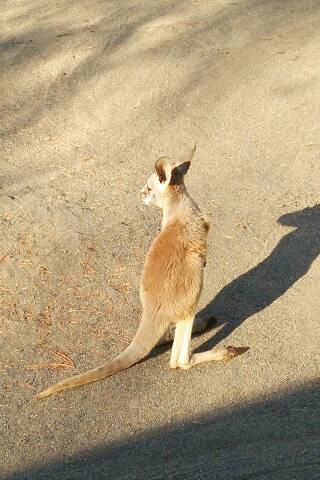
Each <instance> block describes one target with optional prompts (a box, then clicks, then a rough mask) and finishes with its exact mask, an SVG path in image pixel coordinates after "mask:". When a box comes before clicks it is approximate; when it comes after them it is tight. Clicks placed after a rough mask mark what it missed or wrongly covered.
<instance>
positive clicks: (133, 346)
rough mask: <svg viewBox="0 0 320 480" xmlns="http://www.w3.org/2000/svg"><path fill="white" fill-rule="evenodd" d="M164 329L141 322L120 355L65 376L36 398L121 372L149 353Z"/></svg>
mask: <svg viewBox="0 0 320 480" xmlns="http://www.w3.org/2000/svg"><path fill="white" fill-rule="evenodd" d="M164 331H165V326H163V328H162V327H160V328H156V329H154V328H152V327H150V326H149V327H146V325H143V323H141V324H140V326H139V328H138V330H137V333H136V335H135V337H134V339H133V340H132V342H131V343H130V345H129V346H128V347H127V348H126V349H125V350H124V351H123V352H122V353H120V355H118V356H117V357H115V358H114V359H113V360H111V361H110V362H108V363H106V364H105V365H102V366H101V367H98V368H94V369H93V370H88V371H87V372H85V373H81V374H80V375H76V376H74V377H70V378H66V379H65V380H62V381H61V382H58V383H56V384H55V385H53V386H52V387H49V388H47V389H46V390H43V392H40V393H38V395H36V398H37V399H42V398H45V397H49V396H50V395H53V394H55V393H58V392H61V391H62V390H67V389H69V388H74V387H80V386H81V385H86V384H87V383H92V382H96V381H97V380H102V379H103V378H106V377H110V376H111V375H114V374H115V373H118V372H121V370H125V369H126V368H129V367H131V366H132V365H134V364H135V363H137V362H138V361H139V360H141V359H142V358H143V357H145V356H146V355H148V353H150V351H151V350H152V348H153V347H154V346H155V345H156V344H157V342H158V341H159V340H160V338H161V336H162V335H163V334H164Z"/></svg>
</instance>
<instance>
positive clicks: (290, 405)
mask: <svg viewBox="0 0 320 480" xmlns="http://www.w3.org/2000/svg"><path fill="white" fill-rule="evenodd" d="M319 411H320V392H319V384H316V383H315V384H311V385H310V384H309V385H308V384H306V385H303V386H301V387H300V388H298V389H296V390H293V391H290V392H286V393H278V394H277V395H276V396H275V397H274V398H270V399H267V400H263V401H262V400H260V401H258V402H255V403H251V404H249V405H247V406H245V407H242V408H236V409H233V410H227V411H225V412H222V413H215V414H211V415H206V416H205V417H200V418H192V419H189V420H186V421H185V422H184V423H182V424H178V425H172V426H167V427H165V428H162V429H160V430H156V431H151V432H149V433H147V434H145V435H139V436H135V435H130V436H129V437H128V438H127V439H126V440H125V441H122V442H119V443H116V444H111V445H110V444H108V442H106V445H101V446H97V447H95V448H93V449H90V450H84V451H83V452H81V454H79V455H76V456H73V457H71V458H68V459H67V460H64V461H59V462H57V463H55V462H53V463H49V464H48V465H44V466H39V467H34V468H28V469H26V470H24V471H23V472H19V473H16V474H14V475H12V476H9V477H8V480H25V479H27V478H28V479H29V478H30V479H31V478H32V479H34V480H44V479H51V480H66V479H68V480H76V479H77V480H85V479H86V480H88V479H95V480H100V479H106V478H112V479H113V478H114V479H119V480H124V479H126V480H129V479H137V478H150V479H160V478H161V479H164V478H174V479H185V478H199V479H211V478H215V479H216V480H224V479H226V478H228V479H230V480H234V479H237V480H254V479H259V480H269V479H270V478H274V479H277V480H292V479H293V478H296V479H299V480H307V479H308V480H316V479H318V478H319V477H320V460H319V445H320V433H319V428H318V425H319V421H320V417H319Z"/></svg>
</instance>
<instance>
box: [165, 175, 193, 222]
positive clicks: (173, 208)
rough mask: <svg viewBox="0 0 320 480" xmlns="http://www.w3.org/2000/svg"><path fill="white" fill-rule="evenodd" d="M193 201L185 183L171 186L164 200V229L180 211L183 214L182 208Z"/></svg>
mask: <svg viewBox="0 0 320 480" xmlns="http://www.w3.org/2000/svg"><path fill="white" fill-rule="evenodd" d="M191 202H192V200H191V198H190V196H189V194H188V192H187V191H186V187H185V185H184V183H182V184H180V185H173V186H169V187H168V189H167V192H166V194H165V196H164V202H163V209H162V230H163V229H164V228H165V227H166V226H167V224H168V223H169V222H170V221H171V220H172V219H173V218H175V217H176V216H177V215H179V213H180V214H181V210H182V209H183V208H184V207H186V206H187V205H188V204H191Z"/></svg>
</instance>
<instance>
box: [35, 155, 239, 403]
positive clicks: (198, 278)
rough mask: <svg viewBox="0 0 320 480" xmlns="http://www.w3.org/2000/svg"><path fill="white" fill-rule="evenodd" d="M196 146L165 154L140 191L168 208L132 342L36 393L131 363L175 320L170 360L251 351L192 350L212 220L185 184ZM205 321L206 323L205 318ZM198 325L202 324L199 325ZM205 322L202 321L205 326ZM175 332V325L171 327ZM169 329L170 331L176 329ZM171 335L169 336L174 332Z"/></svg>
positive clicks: (145, 276)
mask: <svg viewBox="0 0 320 480" xmlns="http://www.w3.org/2000/svg"><path fill="white" fill-rule="evenodd" d="M194 151H195V147H194V149H193V150H191V151H190V152H187V153H186V154H185V155H183V156H182V157H180V158H178V159H171V158H168V157H162V158H161V159H159V161H157V162H156V165H155V173H154V174H153V175H151V177H150V178H149V179H148V183H147V185H146V186H145V187H144V189H143V190H142V192H141V195H142V197H143V198H144V200H145V202H146V203H147V204H150V203H155V204H156V205H158V206H159V207H161V208H162V209H163V220H162V230H161V232H160V233H159V234H158V236H157V237H156V238H155V239H154V241H153V242H152V244H151V247H150V249H149V251H148V253H147V256H146V260H145V264H144V268H143V272H142V278H141V285H140V298H141V303H142V318H141V322H140V326H139V328H138V331H137V333H136V335H135V337H134V339H133V340H132V342H131V343H130V345H129V346H128V347H127V348H126V349H125V350H124V352H122V353H121V354H120V355H118V356H117V357H116V358H115V359H114V360H111V361H110V362H108V363H107V364H105V365H103V366H102V367H99V368H96V369H93V370H90V371H88V372H85V373H83V374H80V375H77V376H75V377H72V378H69V379H66V380H62V381H61V382H59V383H57V384H56V385H54V386H53V387H50V388H48V389H47V390H45V391H43V392H41V393H40V394H39V395H38V396H37V398H44V397H46V396H49V395H52V394H54V393H57V392H59V391H61V390H65V389H67V388H73V387H76V386H80V385H84V384H86V383H91V382H95V381H97V380H100V379H102V378H105V377H108V376H110V375H113V374H115V373H117V372H119V371H121V370H123V369H125V368H128V367H130V366H131V365H133V364H134V363H136V362H137V361H138V360H140V359H141V358H143V357H144V356H146V355H147V354H148V353H149V352H150V351H151V349H152V348H153V347H154V346H155V345H156V344H157V343H158V342H159V341H161V339H163V338H164V339H168V338H166V332H168V328H169V327H170V325H172V324H173V325H175V324H176V325H177V328H176V331H175V337H174V343H173V350H172V356H171V361H170V365H171V367H172V368H177V367H180V368H184V369H187V368H190V367H191V366H193V365H196V364H198V363H202V362H204V361H210V360H219V361H221V360H229V359H231V358H233V357H235V356H237V355H240V354H241V353H244V351H245V350H247V348H246V347H244V348H236V347H227V348H226V349H220V350H218V351H216V352H212V351H210V352H204V353H203V354H201V353H200V354H196V355H191V354H190V338H191V332H192V328H193V320H194V313H195V310H196V306H197V303H198V300H199V296H200V294H201V290H202V285H203V269H204V266H205V262H206V252H207V234H208V230H209V223H208V221H207V220H206V218H205V216H204V215H203V214H202V213H201V211H200V209H199V207H198V206H197V205H196V203H195V202H194V201H193V200H192V198H191V197H190V196H189V195H188V193H187V191H186V188H185V185H184V175H185V174H186V173H187V171H188V169H189V166H190V162H191V159H192V156H193V153H194ZM200 323H201V322H200ZM200 323H198V325H197V326H196V327H195V329H199V325H200ZM205 326H206V322H203V327H205ZM171 331H172V330H171ZM171 331H170V332H171ZM169 336H170V335H169Z"/></svg>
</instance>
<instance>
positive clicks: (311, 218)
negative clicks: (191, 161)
mask: <svg viewBox="0 0 320 480" xmlns="http://www.w3.org/2000/svg"><path fill="white" fill-rule="evenodd" d="M278 223H280V224H281V225H285V226H292V227H296V228H295V230H293V231H291V232H290V233H288V234H287V235H285V236H284V237H283V238H282V239H281V240H280V241H279V243H278V244H277V245H276V247H275V248H274V250H273V251H272V252H271V253H270V255H269V256H268V257H267V258H266V259H265V260H263V261H262V262H261V263H259V264H258V265H257V266H256V267H254V268H252V269H251V270H249V271H248V272H246V273H244V274H243V275H241V276H240V277H238V278H236V279H235V280H233V281H232V282H231V283H229V285H226V286H225V287H224V288H223V289H222V290H221V291H220V292H219V293H218V294H217V295H216V296H215V297H214V298H213V299H212V301H211V302H210V303H209V304H208V305H207V306H206V307H205V308H204V309H202V310H201V311H200V312H199V313H198V314H197V315H198V316H200V317H205V318H206V317H215V318H216V319H217V320H218V322H219V323H222V324H223V327H222V329H221V330H220V331H219V333H218V334H217V335H214V336H213V337H212V338H211V339H209V340H208V341H206V342H205V343H203V344H202V345H201V346H200V347H199V349H198V351H203V350H208V349H210V348H213V347H214V346H215V345H217V344H218V343H219V342H220V341H222V340H224V339H225V338H226V337H227V336H228V335H230V333H231V332H233V330H235V329H236V328H237V327H239V326H240V325H241V324H242V323H243V322H244V321H245V320H246V319H247V318H249V317H251V316H252V315H254V314H255V313H258V312H260V311H261V310H263V309H264V308H266V307H268V306H269V305H270V304H271V303H273V302H274V301H275V300H276V299H277V298H279V297H281V295H283V294H284V293H285V292H286V291H287V290H288V289H289V288H290V287H291V286H292V285H294V284H295V283H296V282H297V280H299V278H301V277H303V276H304V275H305V274H306V273H307V272H308V270H309V268H310V266H311V264H312V262H313V261H314V260H315V259H316V258H317V256H318V255H319V253H320V204H319V205H315V206H313V207H310V208H305V209H303V210H300V211H296V212H292V213H288V214H285V215H283V216H281V217H280V218H279V219H278ZM249 343H250V342H249Z"/></svg>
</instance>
